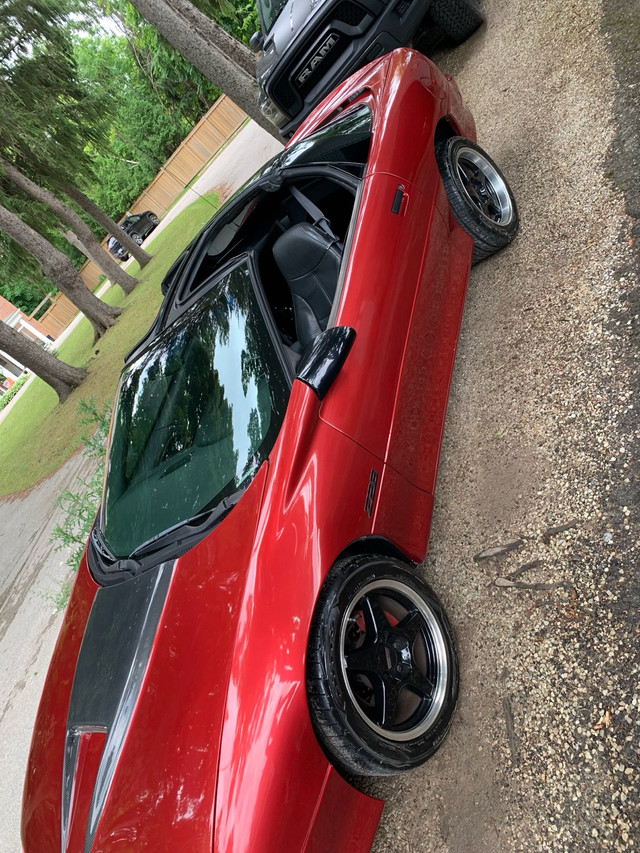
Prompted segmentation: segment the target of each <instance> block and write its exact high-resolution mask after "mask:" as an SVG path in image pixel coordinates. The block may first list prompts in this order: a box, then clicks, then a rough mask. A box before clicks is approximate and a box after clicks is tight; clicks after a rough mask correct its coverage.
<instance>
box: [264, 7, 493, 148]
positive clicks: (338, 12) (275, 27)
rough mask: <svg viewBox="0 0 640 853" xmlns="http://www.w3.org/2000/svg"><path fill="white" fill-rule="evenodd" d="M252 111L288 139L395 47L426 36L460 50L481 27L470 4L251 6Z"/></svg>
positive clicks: (478, 13) (477, 13)
mask: <svg viewBox="0 0 640 853" xmlns="http://www.w3.org/2000/svg"><path fill="white" fill-rule="evenodd" d="M257 5H258V11H259V13H260V22H261V26H262V31H261V32H258V33H256V34H255V35H254V36H253V38H252V40H251V46H252V48H253V49H254V50H256V51H261V55H260V57H259V59H258V68H257V72H258V84H259V86H260V106H261V108H262V111H263V112H264V114H265V115H266V116H267V117H268V118H269V119H270V120H271V121H272V122H274V124H275V125H276V126H277V127H278V128H279V129H280V132H281V133H282V135H283V136H285V137H288V136H290V135H291V134H292V133H293V131H294V130H295V129H296V128H297V127H298V126H299V125H300V123H301V122H302V120H303V119H304V118H305V117H306V116H307V115H308V114H309V113H310V112H311V110H312V109H313V107H314V106H316V104H318V103H319V102H320V101H321V100H322V98H324V96H325V95H328V94H329V92H331V90H332V89H334V88H335V87H336V86H337V85H338V84H339V83H341V82H342V81H343V80H345V79H346V78H347V77H348V76H349V75H350V74H352V73H353V72H354V71H356V70H357V69H358V68H361V67H362V66H363V65H366V64H367V62H371V60H373V59H376V58H377V57H379V56H382V55H383V54H385V53H389V52H390V51H392V50H394V49H395V48H397V47H401V46H403V45H409V44H412V43H413V44H415V45H416V46H417V47H418V49H420V50H423V52H426V51H425V48H424V47H423V46H422V45H423V44H429V43H430V41H431V39H430V37H431V36H433V35H436V36H439V37H444V38H445V39H446V40H447V41H448V42H449V43H452V44H460V43H461V42H463V41H464V40H465V39H467V38H468V37H469V36H470V35H471V33H473V32H474V31H475V30H476V29H477V28H478V27H479V26H480V24H482V22H483V20H484V17H483V15H482V12H481V10H480V7H479V6H478V4H477V2H476V0H257Z"/></svg>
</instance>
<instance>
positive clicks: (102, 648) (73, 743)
mask: <svg viewBox="0 0 640 853" xmlns="http://www.w3.org/2000/svg"><path fill="white" fill-rule="evenodd" d="M174 566H175V561H172V562H168V563H162V564H161V565H160V566H157V567H156V568H154V569H150V570H149V571H146V572H145V573H144V574H142V575H139V576H138V577H134V578H131V579H130V580H127V581H125V582H124V583H121V584H117V585H115V586H110V587H104V588H102V589H100V590H98V592H97V594H96V597H95V600H94V602H93V606H92V608H91V613H90V614H89V619H88V620H87V626H86V629H85V634H84V638H83V640H82V646H81V648H80V654H79V656H78V663H77V666H76V672H75V677H74V681H73V689H72V691H71V701H70V704H69V716H68V719H67V739H66V744H65V757H64V770H63V780H62V853H66V847H67V843H68V839H69V833H70V829H71V826H70V822H71V820H72V813H71V812H72V806H73V787H74V779H75V774H76V769H77V758H78V747H79V743H80V738H81V735H82V733H83V732H89V731H106V732H107V739H106V743H105V746H104V752H103V754H102V759H101V761H100V767H99V770H98V774H97V778H96V780H95V786H94V790H93V798H92V801H91V808H90V811H89V821H88V825H87V835H86V842H85V853H91V850H92V848H93V842H94V840H95V835H96V830H97V828H98V822H99V820H100V816H101V814H102V810H103V809H104V805H105V802H106V799H107V795H108V793H109V789H110V787H111V783H112V781H113V777H114V774H115V771H116V767H117V764H118V759H119V757H120V753H121V752H122V748H123V746H124V742H125V739H126V736H127V732H128V730H129V726H130V724H131V717H132V715H133V711H134V709H135V706H136V703H137V701H138V696H139V694H140V689H141V687H142V681H143V678H144V675H145V672H146V670H147V666H148V663H149V657H150V655H151V649H152V647H153V641H154V639H155V636H156V632H157V630H158V624H159V621H160V616H161V614H162V611H163V608H164V605H165V602H166V599H167V593H168V591H169V585H170V582H171V577H172V575H173V569H174Z"/></svg>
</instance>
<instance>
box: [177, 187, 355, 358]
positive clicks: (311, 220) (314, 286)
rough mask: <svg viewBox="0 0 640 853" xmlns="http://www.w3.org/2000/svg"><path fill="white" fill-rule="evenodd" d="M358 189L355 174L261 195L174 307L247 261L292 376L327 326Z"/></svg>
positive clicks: (226, 232) (189, 279)
mask: <svg viewBox="0 0 640 853" xmlns="http://www.w3.org/2000/svg"><path fill="white" fill-rule="evenodd" d="M331 171H334V170H331ZM357 187H358V182H357V180H354V179H353V177H352V176H351V175H348V174H345V176H344V178H341V177H340V175H339V174H337V173H336V176H335V177H333V176H328V174H323V175H322V176H312V177H305V178H301V179H300V180H296V181H295V182H289V181H283V182H281V184H280V186H278V187H277V188H276V189H274V190H272V191H264V190H263V191H261V192H260V193H259V194H258V195H257V196H256V197H253V198H252V199H251V200H250V201H249V202H247V203H246V204H244V205H242V207H241V209H240V210H238V211H237V212H236V213H235V215H234V216H233V218H232V219H231V220H229V221H227V222H225V223H224V224H223V225H222V226H221V227H219V228H218V229H216V231H215V232H214V233H213V234H212V235H211V237H210V241H209V244H208V247H207V248H206V251H205V252H202V251H201V252H200V253H199V254H200V259H201V260H200V263H199V264H198V265H197V267H196V268H195V269H193V270H192V271H191V274H190V275H187V276H185V277H184V279H183V281H182V283H181V286H180V288H179V289H178V291H177V292H176V293H175V295H174V300H173V304H174V306H175V308H176V309H177V310H184V309H185V308H186V307H188V306H189V305H191V304H192V303H193V302H194V301H195V300H197V298H198V297H199V291H201V290H202V288H203V287H206V285H207V284H208V282H209V281H210V279H211V278H212V277H213V276H217V274H218V272H219V271H221V270H222V269H224V268H225V266H226V265H227V264H228V263H229V262H231V261H233V259H235V258H237V257H239V256H240V255H243V254H249V255H250V256H251V258H252V261H253V268H254V271H255V273H256V275H257V278H258V280H259V283H260V286H261V290H262V295H263V297H264V299H265V301H266V303H267V304H268V306H269V309H270V312H271V315H272V317H273V320H274V323H275V326H276V328H277V330H278V334H279V336H280V339H281V342H282V344H283V347H284V350H285V356H286V358H287V361H288V362H289V364H290V365H291V367H292V368H293V369H295V365H296V363H297V361H298V360H299V357H300V354H301V353H302V351H303V350H304V348H305V347H306V346H307V345H308V344H309V343H310V342H311V341H312V340H313V339H314V338H315V337H316V336H317V335H318V334H319V333H320V332H321V331H323V330H324V329H325V328H326V327H327V323H328V320H329V317H330V314H331V310H332V307H333V303H334V299H335V296H336V293H337V290H338V282H339V278H340V270H341V265H342V260H343V256H344V247H345V243H347V241H348V233H349V227H350V223H351V220H352V217H353V213H354V208H355V205H356V196H357ZM167 319H168V320H169V321H170V319H171V318H170V317H168V318H167Z"/></svg>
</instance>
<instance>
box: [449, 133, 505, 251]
mask: <svg viewBox="0 0 640 853" xmlns="http://www.w3.org/2000/svg"><path fill="white" fill-rule="evenodd" d="M435 153H436V160H437V163H438V168H439V170H440V175H441V176H442V182H443V184H444V188H445V190H446V192H447V196H448V198H449V204H450V205H451V209H452V210H453V214H454V216H455V218H456V219H457V220H458V222H459V224H460V225H461V226H462V227H463V228H464V230H465V231H466V232H467V234H470V235H471V236H472V237H473V239H474V248H473V258H472V260H473V263H477V261H481V260H482V259H483V258H488V257H489V256H490V255H493V254H494V253H495V252H497V251H499V250H500V249H502V248H504V247H505V246H507V245H508V244H509V243H510V242H511V241H512V240H513V238H514V237H515V236H516V234H517V233H518V222H519V220H518V209H517V207H516V200H515V198H514V197H513V193H512V192H511V189H510V188H509V184H508V183H507V180H506V178H505V177H504V175H503V174H502V172H501V171H500V169H499V168H498V167H497V166H496V164H495V163H494V162H493V160H492V159H491V157H489V155H488V154H487V153H486V152H485V151H483V150H482V148H480V146H479V145H476V143H475V142H471V140H470V139H465V138H464V137H462V136H453V137H451V138H449V139H444V140H442V141H441V142H439V143H437V145H436V149H435Z"/></svg>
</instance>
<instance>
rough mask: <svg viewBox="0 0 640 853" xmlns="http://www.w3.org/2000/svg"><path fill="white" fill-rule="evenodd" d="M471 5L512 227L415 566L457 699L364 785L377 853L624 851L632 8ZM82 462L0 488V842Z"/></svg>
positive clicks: (633, 308)
mask: <svg viewBox="0 0 640 853" xmlns="http://www.w3.org/2000/svg"><path fill="white" fill-rule="evenodd" d="M481 5H482V7H483V9H484V11H485V12H486V15H487V20H488V24H487V26H485V27H483V28H482V29H481V30H480V31H479V32H478V33H477V34H476V35H474V36H473V38H472V39H470V41H469V42H468V43H467V44H465V45H463V46H462V47H461V48H459V49H457V50H455V51H451V52H444V53H442V54H441V55H439V56H438V62H439V63H440V64H441V66H442V67H443V69H444V70H445V71H447V72H449V73H452V74H454V75H455V76H456V78H457V80H458V83H459V85H460V89H461V90H462V92H463V95H464V96H465V99H466V100H467V102H468V104H469V106H470V107H471V109H472V111H473V112H474V114H475V117H476V121H477V125H478V135H479V141H480V143H481V144H482V145H484V146H485V147H486V148H487V150H488V151H489V152H490V153H491V154H492V155H493V156H494V157H495V159H496V160H497V161H498V163H499V164H500V165H501V167H502V168H503V170H504V171H505V173H506V175H507V176H508V177H509V179H510V181H511V183H512V185H513V188H514V190H515V192H516V195H517V198H518V202H519V206H520V213H521V218H522V227H521V232H520V235H519V237H518V239H517V240H516V242H515V243H514V244H513V246H512V247H510V248H509V249H508V250H507V251H505V252H503V253H502V254H500V255H499V256H497V257H496V258H494V259H492V260H489V261H487V262H485V263H482V264H480V265H478V266H477V267H476V268H475V269H474V270H473V272H472V276H471V281H470V289H469V296H468V300H467V307H466V313H465V317H464V321H463V329H462V336H461V340H460V348H459V356H458V360H457V364H456V371H455V376H454V383H453V389H452V397H451V402H450V408H449V414H448V420H447V429H446V436H445V443H444V447H443V454H442V460H441V468H440V478H439V486H438V494H437V506H436V513H435V518H434V525H433V530H432V534H431V542H430V551H429V557H428V559H427V561H426V564H425V566H424V575H425V577H426V579H427V580H428V582H430V583H431V584H432V586H433V587H434V588H435V589H436V590H437V591H438V593H439V594H440V596H441V598H442V599H443V602H444V604H445V606H446V608H447V610H448V613H449V616H450V618H451V621H452V623H453V625H454V629H455V631H456V634H457V638H458V645H459V653H460V666H461V694H460V701H459V707H458V712H457V714H456V717H455V720H454V724H453V727H452V730H451V733H450V736H449V737H448V739H447V741H446V742H445V744H444V746H443V747H442V749H441V750H440V752H439V753H438V754H437V755H436V756H435V757H434V758H433V759H432V760H431V761H430V762H429V763H428V764H427V765H425V766H424V767H423V768H422V769H421V770H419V771H417V772H415V773H412V774H410V775H408V776H406V777H399V778H396V779H394V780H386V781H382V782H373V783H371V784H370V785H369V788H370V790H372V791H374V792H375V793H378V794H381V795H383V796H384V797H386V799H387V806H386V808H385V812H384V815H383V820H382V824H381V827H380V830H379V833H378V838H377V841H376V844H375V848H374V850H375V853H409V851H411V853H414V851H430V853H483V851H488V853H489V851H490V853H503V852H504V853H516V851H550V852H551V851H553V853H555V851H568V853H569V852H570V853H574V852H575V853H584V852H585V851H594V853H595V851H603V850H605V851H627V850H628V851H631V850H638V849H640V830H639V827H640V814H639V804H640V783H639V776H638V774H639V773H640V761H639V755H638V745H639V743H640V717H639V705H640V699H639V697H638V683H639V676H640V662H639V655H638V645H639V640H640V634H639V609H638V605H639V603H640V584H639V583H638V576H637V566H638V498H639V495H640V489H639V487H638V463H637V459H638V438H639V428H638V417H637V413H636V409H635V408H634V405H637V404H636V403H635V402H634V392H635V390H636V384H637V378H636V377H637V373H638V371H637V353H638V344H637V342H638V333H637V323H638V305H640V300H639V299H638V293H639V290H638V281H637V270H638V265H637V261H638V255H637V240H638V237H640V233H639V232H638V228H637V217H638V216H639V215H640V211H639V210H638V207H637V206H634V204H635V202H634V192H636V193H637V174H638V166H639V165H640V163H639V162H638V143H637V140H638V137H639V134H638V127H639V125H638V108H637V94H636V93H637V91H638V89H637V86H638V78H637V69H638V64H637V63H638V45H639V44H640V39H639V38H638V29H639V25H640V19H639V11H638V4H637V2H632V3H629V2H621V0H580V2H578V0H539V2H537V3H531V2H529V0H509V2H507V0H484V2H483V0H481ZM244 132H245V131H243V133H244ZM234 145H235V143H234ZM231 150H232V148H231V146H230V148H229V149H227V151H228V152H231ZM225 153H226V152H225ZM243 156H244V155H243ZM229 157H230V158H231V160H232V161H236V162H237V160H239V159H240V158H239V157H237V156H236V154H235V149H234V153H233V154H231V153H229ZM634 178H635V184H636V186H634ZM621 188H624V191H625V192H624V193H623V192H622V190H621ZM0 440H1V432H0ZM79 464H80V463H79V462H78V460H71V461H70V462H68V463H67V465H66V466H65V467H64V468H63V469H61V471H59V472H58V474H57V475H56V476H55V477H54V478H51V479H50V480H48V481H47V482H46V483H43V484H41V485H40V486H39V487H37V488H36V489H35V490H33V491H32V492H31V494H30V495H29V496H28V497H27V498H23V499H19V498H16V499H14V500H13V501H5V502H3V503H0V524H1V533H0V590H1V591H2V592H1V594H2V599H1V604H0V652H1V663H2V681H1V683H0V689H1V691H2V693H1V695H2V697H3V698H2V702H3V710H2V716H0V744H1V746H2V755H3V758H5V760H4V761H3V774H2V778H0V813H1V814H2V821H1V822H0V850H1V851H3V853H18V851H19V842H18V811H19V801H20V789H21V785H22V776H23V772H24V762H25V758H26V750H27V746H28V739H29V730H30V726H31V724H32V720H33V716H34V713H35V705H36V701H37V696H38V694H39V690H40V688H41V684H42V679H43V677H44V668H45V664H46V660H47V658H48V655H49V654H50V651H51V648H52V644H53V641H54V637H55V634H56V631H57V629H58V626H59V622H60V618H59V617H52V615H51V608H50V606H49V604H48V603H47V601H46V599H45V598H44V597H43V596H42V592H43V591H45V590H46V589H48V588H49V589H52V588H55V586H56V584H57V583H58V581H59V579H60V577H62V575H63V572H62V571H61V570H60V568H59V566H58V565H57V564H58V563H59V560H58V558H57V557H55V556H52V555H51V554H50V552H49V550H48V545H47V537H48V530H49V528H50V526H51V524H52V522H53V514H52V510H51V506H50V501H51V499H52V498H53V496H54V489H58V488H60V487H62V484H63V483H66V482H68V481H69V480H70V479H71V478H72V477H73V475H74V473H75V468H77V466H78V465H79ZM34 519H37V521H36V522H34ZM16 520H17V523H16ZM6 543H9V545H7V544H6ZM510 543H511V544H513V543H517V544H514V545H513V548H512V550H508V551H504V553H502V554H498V555H497V556H492V557H491V556H490V557H487V556H484V555H483V552H485V551H486V550H487V549H488V548H489V547H492V546H504V545H507V544H510ZM327 853H330V851H327Z"/></svg>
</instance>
